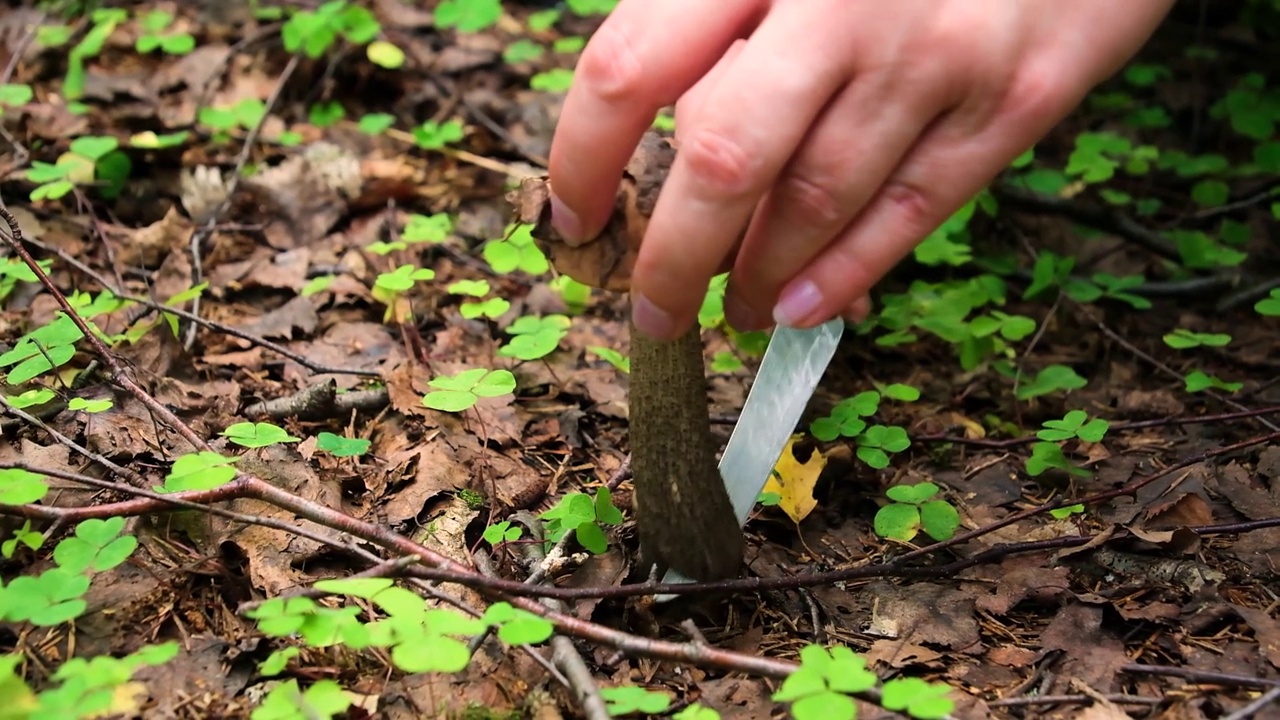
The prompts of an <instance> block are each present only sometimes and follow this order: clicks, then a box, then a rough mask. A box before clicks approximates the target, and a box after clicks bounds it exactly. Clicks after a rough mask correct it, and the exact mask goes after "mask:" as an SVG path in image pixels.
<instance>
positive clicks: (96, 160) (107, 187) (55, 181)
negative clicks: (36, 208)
mask: <svg viewBox="0 0 1280 720" xmlns="http://www.w3.org/2000/svg"><path fill="white" fill-rule="evenodd" d="M119 147H120V141H119V140H117V139H116V138H114V137H110V136H97V135H83V136H81V137H78V138H76V139H74V140H72V141H71V147H70V149H69V150H68V151H67V152H65V153H63V154H62V155H61V156H59V157H58V160H57V162H55V163H46V162H41V161H39V160H33V161H32V163H31V169H30V170H27V173H26V177H27V180H29V181H31V182H33V183H36V188H35V189H34V190H32V191H31V194H30V198H31V201H32V202H38V201H40V200H57V199H58V198H61V197H63V196H64V195H66V194H67V193H69V192H71V191H72V190H73V189H74V188H75V187H77V186H80V185H89V184H94V183H96V184H97V185H96V187H97V189H98V193H99V194H101V195H102V196H103V197H104V198H107V199H112V198H115V197H117V196H118V195H119V194H120V190H121V188H123V187H124V183H125V182H126V181H127V180H128V179H129V173H130V171H131V170H132V169H133V163H132V161H131V160H130V159H129V156H128V155H126V154H125V153H124V152H123V151H121V150H120V149H119Z"/></svg>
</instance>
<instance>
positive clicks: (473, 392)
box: [422, 368, 516, 412]
mask: <svg viewBox="0 0 1280 720" xmlns="http://www.w3.org/2000/svg"><path fill="white" fill-rule="evenodd" d="M427 384H428V385H430V386H431V387H433V388H436V389H435V390H432V391H431V392H429V393H427V394H426V396H424V397H423V398H422V404H423V405H424V406H426V407H429V408H431V409H432V410H440V411H442V412H462V411H464V410H466V409H468V408H470V407H472V406H473V405H475V404H476V402H478V401H479V399H480V398H482V397H500V396H502V395H510V394H511V393H512V392H514V391H515V389H516V378H515V376H514V375H512V374H511V371H510V370H486V369H484V368H472V369H471V370H463V371H462V372H460V373H458V374H456V375H451V376H446V377H437V378H434V379H432V380H431V381H430V382H429V383H427Z"/></svg>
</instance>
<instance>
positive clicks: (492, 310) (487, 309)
mask: <svg viewBox="0 0 1280 720" xmlns="http://www.w3.org/2000/svg"><path fill="white" fill-rule="evenodd" d="M510 309H511V302H510V301H509V300H506V299H505V298H499V297H495V298H489V299H488V300H483V301H480V302H464V303H462V305H461V306H459V308H458V311H459V312H461V313H462V317H464V318H467V319H468V320H474V319H476V318H481V317H486V318H490V319H496V318H499V317H502V316H503V315H505V314H506V312H507V311H508V310H510Z"/></svg>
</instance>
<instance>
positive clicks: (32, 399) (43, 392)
mask: <svg viewBox="0 0 1280 720" xmlns="http://www.w3.org/2000/svg"><path fill="white" fill-rule="evenodd" d="M55 397H57V394H56V393H54V392H53V391H52V390H50V389H48V388H39V389H32V390H28V391H26V392H24V393H21V394H18V395H11V396H9V397H6V398H5V399H4V401H5V402H6V403H7V404H8V405H9V407H13V408H17V409H19V410H26V409H28V408H33V407H38V406H40V405H43V404H45V403H47V402H49V401H51V400H53V399H54V398H55Z"/></svg>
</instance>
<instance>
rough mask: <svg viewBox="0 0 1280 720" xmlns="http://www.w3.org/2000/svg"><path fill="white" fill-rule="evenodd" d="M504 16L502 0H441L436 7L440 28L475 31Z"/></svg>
mask: <svg viewBox="0 0 1280 720" xmlns="http://www.w3.org/2000/svg"><path fill="white" fill-rule="evenodd" d="M500 17H502V2H501V0H440V4H438V5H436V9H435V24H436V27H438V28H440V29H449V28H452V29H454V30H457V31H458V32H462V33H474V32H480V31H481V30H485V29H487V28H489V27H492V26H493V25H494V24H495V23H497V22H498V18H500Z"/></svg>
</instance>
